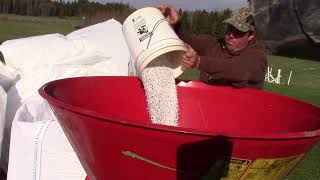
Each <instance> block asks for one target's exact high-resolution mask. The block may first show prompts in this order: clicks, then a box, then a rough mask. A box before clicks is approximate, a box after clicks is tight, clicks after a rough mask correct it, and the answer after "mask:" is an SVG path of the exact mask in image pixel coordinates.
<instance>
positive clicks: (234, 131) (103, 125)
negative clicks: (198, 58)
mask: <svg viewBox="0 0 320 180" xmlns="http://www.w3.org/2000/svg"><path fill="white" fill-rule="evenodd" d="M39 91H40V94H41V95H42V96H43V97H44V98H45V99H46V100H48V102H49V103H50V105H51V107H52V108H53V110H54V113H55V115H56V116H57V118H58V120H59V122H60V123H61V125H62V127H63V129H64V131H65V133H66V135H67V137H68V139H69V140H70V142H71V144H72V145H73V147H74V149H75V151H76V153H77V155H78V157H79V159H80V161H81V163H82V165H83V166H84V168H85V170H86V172H87V174H88V176H89V178H90V180H127V179H134V180H141V179H148V180H149V179H152V180H173V179H178V180H182V179H183V180H184V179H190V180H197V179H215V178H218V179H219V178H221V177H225V178H227V179H250V178H251V179H273V180H274V179H283V178H284V177H285V176H287V174H288V173H289V172H290V171H291V170H292V169H293V168H294V167H295V166H296V165H297V164H298V162H300V161H301V160H302V159H303V157H304V156H305V155H306V154H307V153H308V152H309V150H310V149H311V148H312V147H313V146H314V145H315V144H316V143H317V142H319V139H320V130H319V129H320V108H319V107H316V106H313V105H311V104H307V103H304V102H301V101H297V100H294V99H291V98H288V97H284V96H280V95H276V94H272V93H268V92H264V91H256V90H252V89H241V90H239V89H233V88H229V87H215V86H209V85H206V84H203V83H200V82H189V83H188V84H186V85H182V84H180V85H178V96H179V97H178V98H179V106H180V120H179V121H180V127H168V126H161V125H154V124H151V123H150V120H149V118H148V113H147V111H146V108H147V107H146V100H145V96H144V91H143V87H142V84H141V82H140V81H139V80H138V79H137V78H133V77H82V78H71V79H63V80H58V81H53V82H50V83H47V84H46V85H44V86H43V87H42V88H41V89H40V90H39Z"/></svg>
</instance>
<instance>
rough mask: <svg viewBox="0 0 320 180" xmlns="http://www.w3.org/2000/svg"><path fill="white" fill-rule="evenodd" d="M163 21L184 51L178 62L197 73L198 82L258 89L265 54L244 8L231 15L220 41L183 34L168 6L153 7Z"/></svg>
mask: <svg viewBox="0 0 320 180" xmlns="http://www.w3.org/2000/svg"><path fill="white" fill-rule="evenodd" d="M156 7H157V8H158V9H160V10H161V11H162V13H163V14H164V15H165V16H166V17H167V19H168V21H169V23H170V24H171V25H172V26H173V27H174V29H175V30H176V33H177V34H178V36H179V37H180V38H181V39H182V40H183V41H184V42H185V43H186V46H187V48H188V51H187V52H186V53H185V55H184V56H183V58H182V59H181V63H182V65H184V66H185V67H186V68H195V69H199V70H200V80H202V81H204V82H207V83H209V84H216V85H231V86H233V87H238V88H240V87H249V88H255V89H262V87H263V83H264V77H265V72H266V68H267V56H266V50H265V47H264V45H263V44H262V43H260V42H259V41H258V40H257V39H256V35H255V30H254V25H253V17H252V14H251V13H250V11H249V9H248V8H241V9H239V10H236V11H234V12H233V13H232V15H231V17H230V18H229V19H227V20H225V21H224V22H225V23H226V32H225V35H224V39H216V38H214V37H211V36H208V35H199V36H195V35H192V34H190V33H188V32H186V31H184V30H183V29H182V28H181V26H180V23H179V20H180V15H179V13H178V12H177V10H176V9H175V8H173V7H172V6H169V5H159V6H156Z"/></svg>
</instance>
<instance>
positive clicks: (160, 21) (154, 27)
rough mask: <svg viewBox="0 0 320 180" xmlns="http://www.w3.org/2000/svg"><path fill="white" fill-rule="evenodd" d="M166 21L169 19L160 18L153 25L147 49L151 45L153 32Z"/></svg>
mask: <svg viewBox="0 0 320 180" xmlns="http://www.w3.org/2000/svg"><path fill="white" fill-rule="evenodd" d="M165 21H167V20H166V19H160V20H159V21H157V22H156V24H155V25H154V26H153V28H152V31H151V32H150V37H149V41H148V44H147V50H148V49H149V45H150V42H151V39H152V37H153V34H154V32H155V31H156V29H157V27H158V26H159V25H160V24H161V23H163V22H165Z"/></svg>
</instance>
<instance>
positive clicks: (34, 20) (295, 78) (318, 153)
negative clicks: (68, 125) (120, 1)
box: [0, 14, 320, 180]
mask: <svg viewBox="0 0 320 180" xmlns="http://www.w3.org/2000/svg"><path fill="white" fill-rule="evenodd" d="M78 25H81V19H80V18H63V19H62V18H56V17H52V18H48V17H46V18H43V17H25V16H17V15H3V14H2V15H1V14H0V27H1V28H0V42H3V41H5V40H8V39H13V38H19V37H26V36H33V35H40V34H48V33H61V34H66V33H69V32H71V31H73V30H74V27H75V26H78ZM319 58H320V57H319ZM268 60H269V66H270V67H272V68H273V69H281V70H282V76H283V77H282V79H281V82H282V83H283V84H280V85H276V84H266V85H265V88H264V90H266V91H271V92H274V93H279V94H282V95H286V96H290V97H293V98H297V99H300V100H303V101H306V102H309V103H312V104H315V105H318V106H319V105H320V62H316V61H308V60H302V59H292V58H286V57H278V56H269V58H268ZM290 71H292V72H293V74H292V77H291V82H290V85H289V86H288V85H286V82H287V80H288V77H289V73H290ZM198 75H199V72H198V71H187V72H185V73H184V74H183V79H196V78H197V77H198ZM319 169H320V145H318V146H317V147H315V148H314V149H313V150H312V152H311V153H310V154H309V155H308V156H307V157H306V159H305V160H304V161H303V162H302V164H300V165H299V166H298V167H297V169H296V170H295V171H294V172H293V173H292V174H291V175H290V176H289V179H290V180H319V179H320V170H319Z"/></svg>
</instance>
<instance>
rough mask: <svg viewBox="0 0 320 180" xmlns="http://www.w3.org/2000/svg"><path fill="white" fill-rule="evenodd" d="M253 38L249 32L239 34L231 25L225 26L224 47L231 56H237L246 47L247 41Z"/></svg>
mask: <svg viewBox="0 0 320 180" xmlns="http://www.w3.org/2000/svg"><path fill="white" fill-rule="evenodd" d="M253 37H254V35H253V34H251V33H249V32H241V31H239V30H238V29H236V28H235V27H233V26H231V25H229V24H228V25H227V30H226V33H225V35H224V40H225V43H226V47H227V49H228V50H229V52H230V53H232V54H237V53H238V52H240V51H241V50H243V49H244V48H246V47H247V45H248V43H249V41H250V40H251V39H252V38H253Z"/></svg>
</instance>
